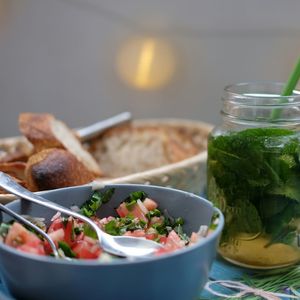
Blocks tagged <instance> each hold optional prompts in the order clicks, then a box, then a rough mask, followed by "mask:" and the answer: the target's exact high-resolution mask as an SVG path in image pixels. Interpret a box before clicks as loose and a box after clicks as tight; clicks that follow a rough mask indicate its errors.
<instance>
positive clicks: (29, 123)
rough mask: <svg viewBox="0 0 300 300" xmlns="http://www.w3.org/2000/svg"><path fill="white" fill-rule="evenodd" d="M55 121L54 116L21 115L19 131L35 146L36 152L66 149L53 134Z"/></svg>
mask: <svg viewBox="0 0 300 300" xmlns="http://www.w3.org/2000/svg"><path fill="white" fill-rule="evenodd" d="M53 120H54V116H52V115H50V114H34V113H21V114H20V115H19V129H20V131H21V132H22V134H23V135H24V136H25V137H26V138H27V139H28V140H29V141H30V142H31V143H32V144H33V146H34V150H35V152H39V151H41V150H44V149H47V148H64V147H63V144H62V143H61V141H59V140H57V139H56V137H55V135H54V133H53V132H52V129H51V123H52V121H53Z"/></svg>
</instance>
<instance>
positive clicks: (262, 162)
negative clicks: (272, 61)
mask: <svg viewBox="0 0 300 300" xmlns="http://www.w3.org/2000/svg"><path fill="white" fill-rule="evenodd" d="M231 88H232V87H231ZM244 88H245V87H244ZM234 97H235V95H234ZM256 98H257V97H256ZM226 99H228V98H226ZM259 99H261V97H259ZM233 100H234V101H235V104H236V105H234V106H232V105H233V104H232V103H233V102H234V101H233ZM233 100H232V98H230V104H229V106H228V105H227V106H226V105H224V107H223V111H222V112H223V118H224V123H223V124H222V126H220V127H217V128H215V130H214V131H213V132H212V133H211V135H210V137H209V140H208V161H207V168H208V169H207V174H208V177H207V193H208V199H209V200H211V201H212V202H213V203H214V204H215V205H216V206H217V207H219V208H220V209H221V210H222V211H223V213H224V215H225V227H224V230H223V234H222V238H221V240H220V245H219V252H220V254H221V255H222V256H224V257H225V258H226V259H227V260H230V261H232V262H234V263H237V264H240V265H245V266H248V267H255V268H273V267H281V266H285V265H291V264H294V263H297V262H299V261H300V132H299V130H298V129H299V126H298V124H297V123H296V124H295V122H290V120H289V119H288V121H285V122H283V121H281V122H280V123H275V124H274V123H273V122H269V119H268V116H269V115H270V107H267V108H265V107H264V108H263V111H261V109H262V108H261V107H260V106H265V105H262V104H261V103H260V104H259V105H258V103H257V101H255V104H252V105H251V103H253V102H250V100H249V102H247V101H246V100H245V99H242V100H241V99H240V98H239V99H233ZM251 100H252V99H251ZM263 100H265V99H263ZM263 100H262V101H263ZM226 101H227V100H226ZM226 101H225V104H226V103H227V104H228V101H227V102H226ZM240 101H242V104H241V103H240ZM245 101H246V102H245ZM268 101H270V98H268ZM245 103H246V104H245ZM246 107H247V109H246ZM233 108H238V109H237V110H234V109H233ZM228 112H230V113H228ZM233 112H234V113H233ZM292 112H293V110H292ZM292 112H291V110H289V112H287V111H285V110H283V114H284V115H283V117H284V120H287V118H288V116H291V115H293V114H292ZM295 113H296V112H295ZM234 114H236V115H234ZM258 116H259V117H258ZM293 119H294V117H293Z"/></svg>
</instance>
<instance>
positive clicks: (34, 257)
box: [0, 184, 225, 267]
mask: <svg viewBox="0 0 300 300" xmlns="http://www.w3.org/2000/svg"><path fill="white" fill-rule="evenodd" d="M84 186H91V185H82V186H73V187H67V188H61V189H55V190H47V191H43V192H40V193H39V195H41V196H42V195H43V194H45V193H48V192H52V191H58V192H59V191H60V190H69V189H79V188H82V187H84ZM110 186H114V187H116V188H117V187H119V186H120V187H122V186H132V187H136V188H143V187H145V185H143V184H107V185H103V188H104V187H110ZM91 187H92V186H91ZM147 187H150V188H155V189H161V190H171V191H176V192H178V193H181V194H183V195H189V196H191V197H193V198H197V199H198V200H199V201H203V202H206V203H207V204H209V205H210V206H211V207H212V208H213V210H214V211H215V212H216V213H217V214H218V215H219V221H218V224H217V227H216V229H215V230H214V231H213V232H212V233H211V234H209V235H208V236H207V237H206V238H204V239H201V240H200V241H199V242H197V243H195V244H194V245H191V246H188V247H184V248H182V249H179V250H176V251H173V252H171V253H166V254H161V255H157V256H152V257H147V258H138V259H134V260H130V259H122V258H121V259H114V260H110V261H99V260H93V259H85V260H79V259H78V260H75V259H74V260H64V259H57V258H55V257H51V256H42V255H36V254H31V253H26V252H23V251H20V250H17V249H15V248H13V247H10V246H8V245H5V244H3V243H2V242H0V248H2V249H3V250H4V251H7V252H9V253H10V254H12V255H16V256H21V257H22V258H26V259H30V260H34V261H37V262H41V263H51V264H58V265H71V266H72V265H74V266H82V267H93V266H94V267H96V266H101V267H111V266H121V265H126V266H127V265H133V264H134V265H136V264H144V263H151V262H153V261H161V260H165V259H170V258H173V257H178V256H182V255H185V254H186V253H189V252H193V251H196V250H200V249H201V248H203V247H204V246H205V245H206V244H208V243H209V242H210V241H212V240H215V239H218V237H219V236H220V235H221V232H222V230H223V227H224V222H225V221H224V215H223V213H222V212H221V211H220V209H218V208H217V207H215V206H213V204H212V203H211V202H210V201H209V200H207V199H205V198H204V197H202V196H198V195H196V194H193V193H190V192H186V191H183V190H178V189H174V188H170V187H162V186H156V185H147ZM92 189H93V187H92ZM98 189H100V188H98ZM98 189H95V190H98ZM20 201H21V200H20V199H16V200H14V201H12V202H10V203H16V202H20ZM10 203H9V204H10ZM9 204H8V205H9ZM216 251H217V249H216Z"/></svg>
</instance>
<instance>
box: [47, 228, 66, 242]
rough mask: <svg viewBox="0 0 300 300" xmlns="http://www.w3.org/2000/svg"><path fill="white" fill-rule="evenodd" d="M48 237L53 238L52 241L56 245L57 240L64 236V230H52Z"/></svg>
mask: <svg viewBox="0 0 300 300" xmlns="http://www.w3.org/2000/svg"><path fill="white" fill-rule="evenodd" d="M49 236H50V238H51V239H52V240H53V242H54V243H55V244H56V245H57V242H58V241H63V240H64V237H65V231H64V230H63V229H62V228H60V229H58V230H55V231H52V232H51V233H49Z"/></svg>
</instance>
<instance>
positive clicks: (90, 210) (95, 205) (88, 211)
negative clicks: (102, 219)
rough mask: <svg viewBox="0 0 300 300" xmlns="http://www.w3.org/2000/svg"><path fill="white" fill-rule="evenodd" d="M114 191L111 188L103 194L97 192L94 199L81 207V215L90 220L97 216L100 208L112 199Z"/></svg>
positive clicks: (93, 196)
mask: <svg viewBox="0 0 300 300" xmlns="http://www.w3.org/2000/svg"><path fill="white" fill-rule="evenodd" d="M114 191H115V189H114V188H110V189H108V190H106V191H104V192H102V193H100V192H99V191H95V192H94V193H93V195H92V197H91V198H90V199H89V200H88V201H86V202H85V203H84V204H83V205H82V206H81V207H80V211H81V213H82V214H83V215H85V216H86V217H89V218H90V217H92V216H95V215H96V213H97V210H98V209H99V208H100V206H101V205H102V204H103V203H107V202H108V201H109V200H110V199H111V197H112V195H113V193H114Z"/></svg>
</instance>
